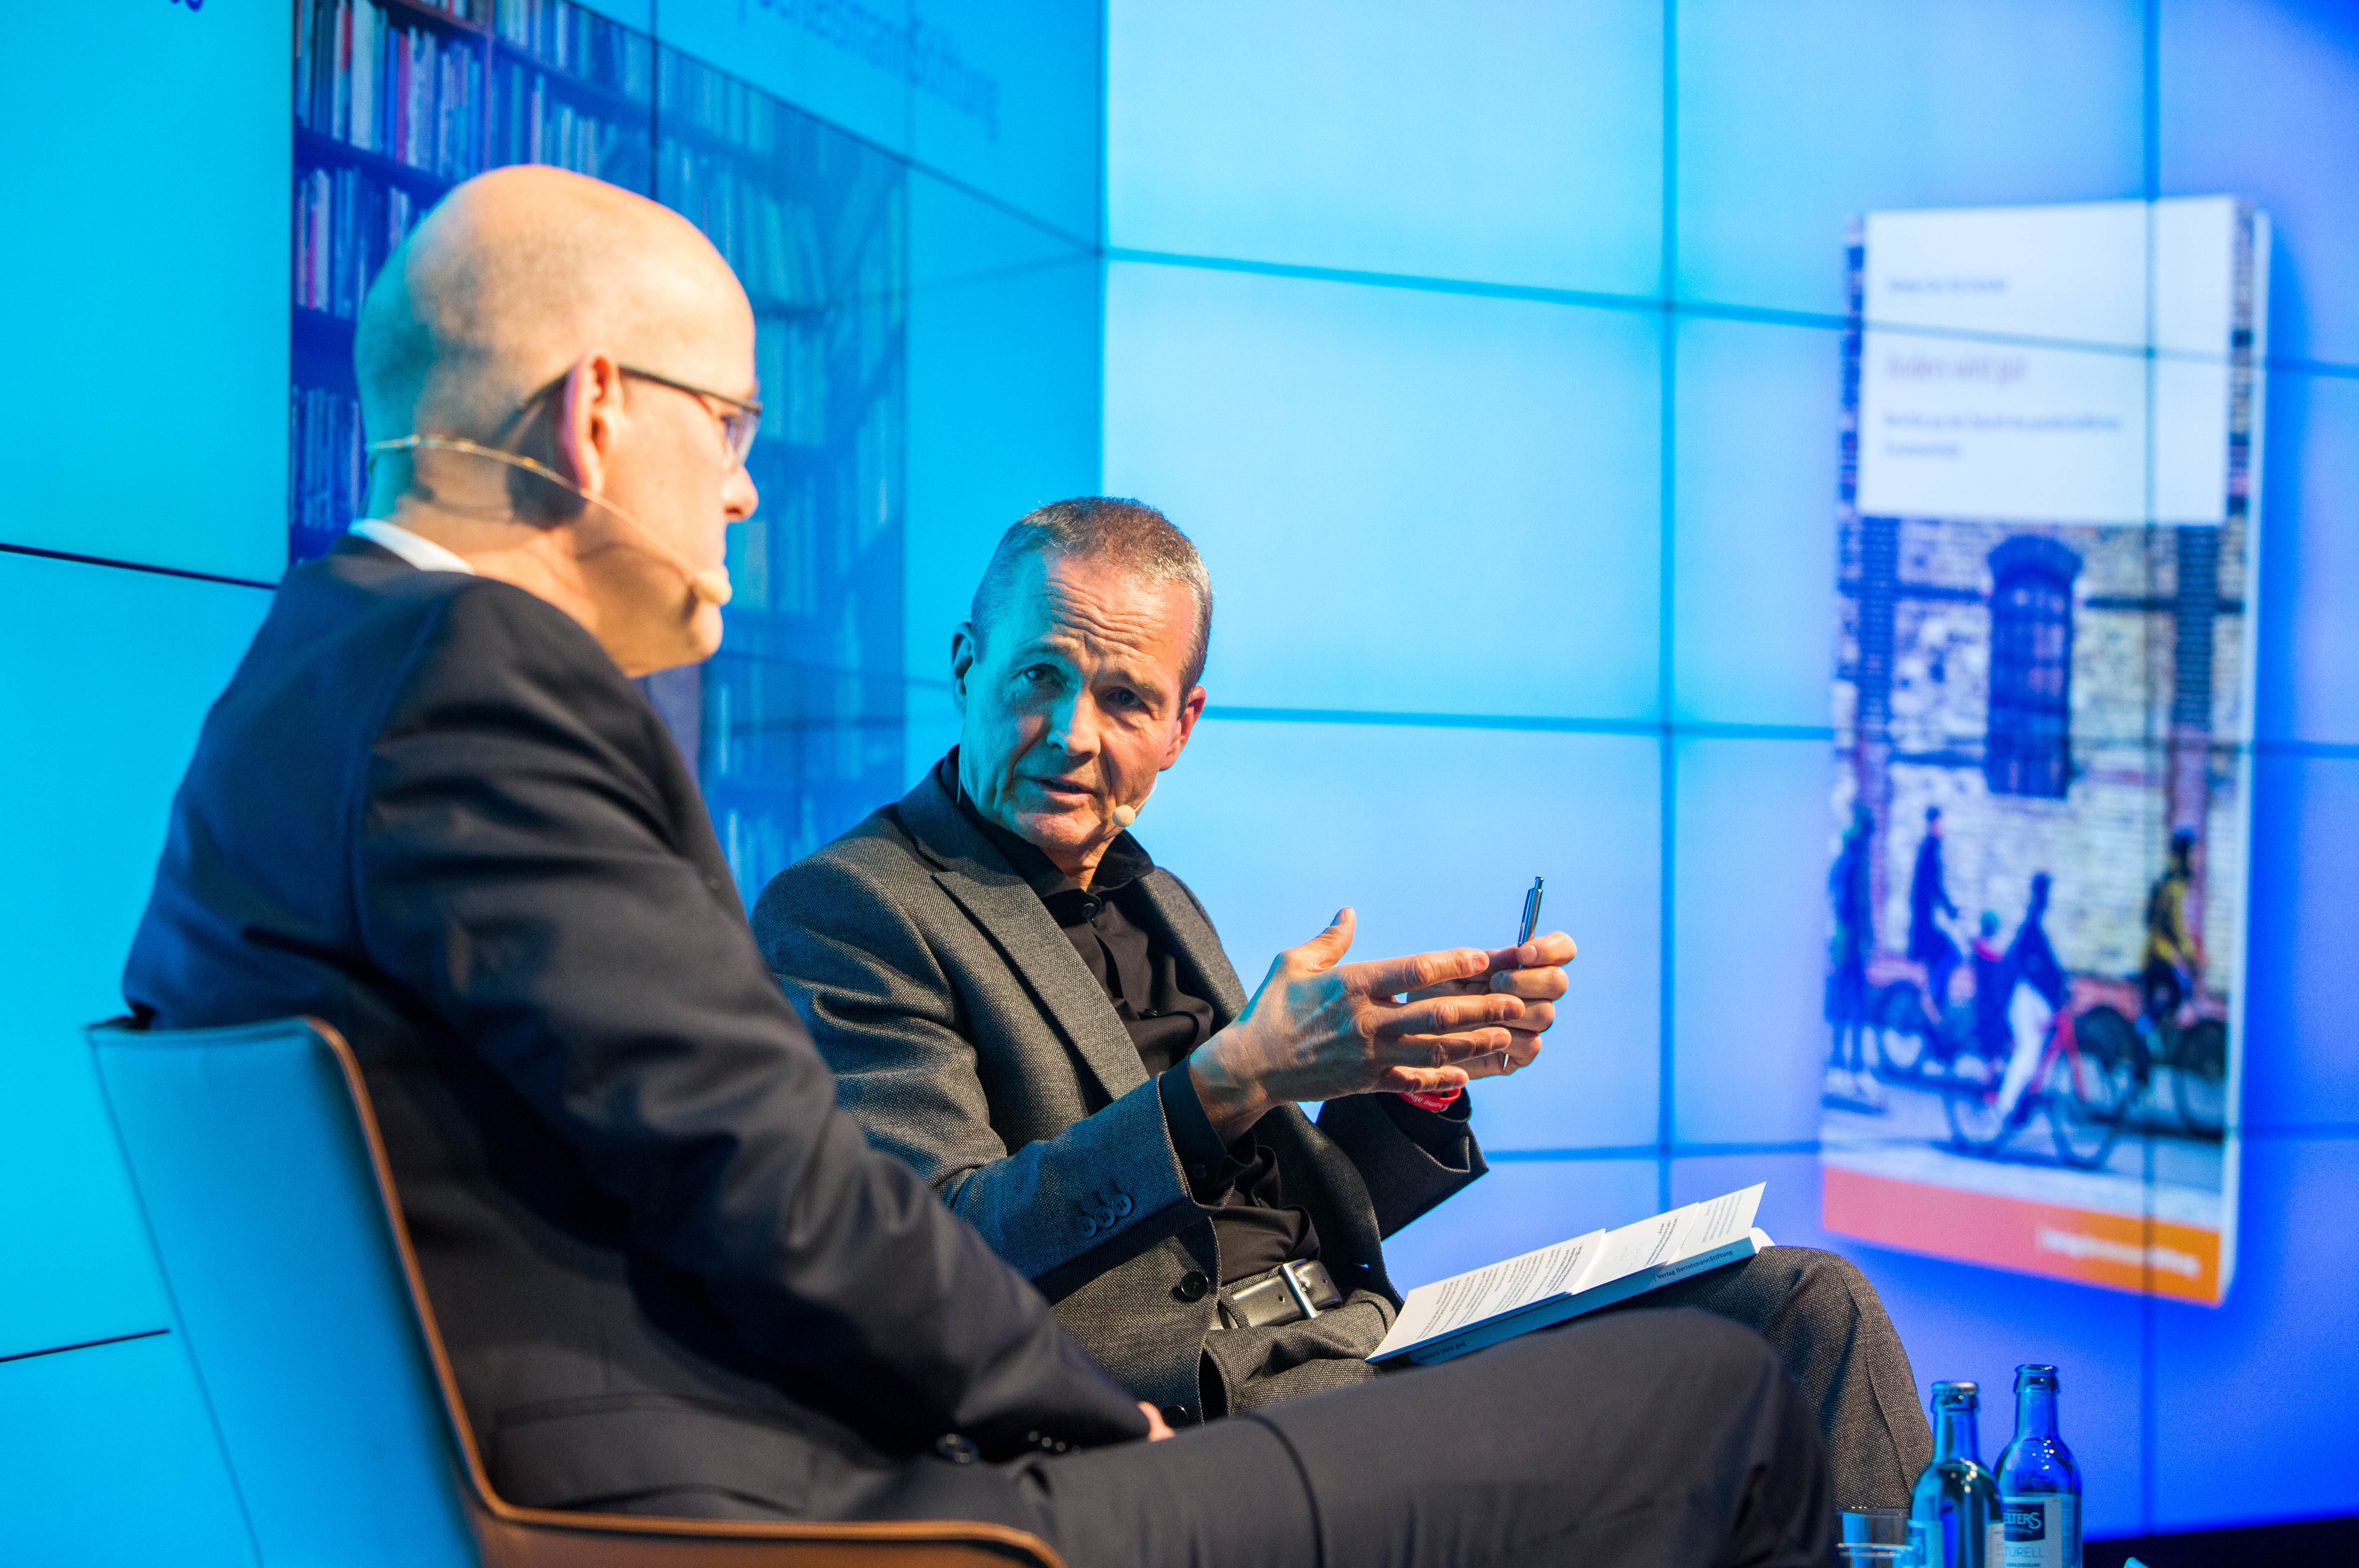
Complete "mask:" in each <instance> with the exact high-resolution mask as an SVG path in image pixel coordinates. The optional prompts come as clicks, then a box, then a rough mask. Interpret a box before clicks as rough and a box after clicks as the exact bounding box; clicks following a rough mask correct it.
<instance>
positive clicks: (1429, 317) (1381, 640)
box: [1105, 263, 1661, 720]
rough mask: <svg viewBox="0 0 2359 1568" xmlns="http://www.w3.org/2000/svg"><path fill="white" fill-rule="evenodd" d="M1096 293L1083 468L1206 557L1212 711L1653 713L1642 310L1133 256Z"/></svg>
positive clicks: (1648, 397) (1647, 372) (1654, 442)
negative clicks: (1099, 329) (1102, 377)
mask: <svg viewBox="0 0 2359 1568" xmlns="http://www.w3.org/2000/svg"><path fill="white" fill-rule="evenodd" d="M1106 289H1107V294H1106V423H1105V474H1106V481H1105V482H1106V485H1107V486H1108V487H1109V488H1110V489H1112V490H1113V491H1114V492H1115V493H1116V494H1119V495H1137V496H1139V497H1140V498H1142V499H1144V500H1147V501H1149V502H1151V503H1153V504H1155V505H1157V506H1162V507H1164V508H1165V509H1166V510H1167V511H1169V513H1170V515H1171V518H1172V520H1173V521H1174V522H1176V523H1178V524H1179V525H1180V528H1183V529H1185V530H1186V531H1187V532H1188V533H1189V534H1190V536H1191V537H1192V538H1194V539H1195V540H1196V542H1197V544H1198V545H1199V546H1200V547H1201V549H1202V550H1203V551H1204V556H1205V560H1206V561H1207V563H1208V564H1209V565H1210V566H1211V568H1212V586H1213V588H1214V590H1215V592H1216V593H1218V595H1219V604H1220V608H1219V611H1218V614H1217V615H1216V618H1215V629H1214V634H1213V637H1212V666H1211V673H1210V675H1209V676H1208V677H1207V681H1208V683H1209V684H1210V685H1211V689H1212V691H1213V694H1214V698H1215V700H1216V701H1218V702H1234V703H1245V704H1253V705H1257V706H1278V707H1317V708H1350V709H1360V710H1367V709H1382V710H1390V711H1395V712H1403V711H1406V712H1419V713H1422V712H1447V713H1525V714H1530V713H1545V714H1554V715H1578V716H1581V717H1584V718H1614V719H1646V720H1651V719H1653V718H1654V717H1655V713H1656V691H1657V688H1658V670H1657V659H1656V637H1657V625H1656V605H1657V603H1658V587H1659V583H1658V564H1657V563H1658V553H1657V543H1658V537H1659V532H1660V530H1659V529H1658V527H1657V518H1658V513H1659V501H1660V495H1659V489H1658V474H1657V467H1656V460H1657V455H1658V435H1659V425H1660V419H1659V417H1658V406H1657V405H1658V396H1657V381H1658V354H1659V341H1658V340H1659V334H1660V331H1661V325H1660V321H1659V319H1658V316H1657V315H1656V314H1655V313H1653V312H1651V311H1646V312H1641V311H1624V310H1588V309H1579V308H1573V307H1569V306H1564V305H1555V304H1538V303H1533V302H1530V301H1526V300H1517V299H1479V298H1471V297H1468V296H1465V295H1459V294H1444V293H1437V292H1431V291H1426V290H1411V289H1372V288H1365V287H1362V286H1359V285H1354V284H1345V283H1328V282H1314V281H1308V280H1304V279H1299V278H1266V277H1256V276H1249V275H1243V274H1237V273H1231V272H1217V271H1209V270H1204V269H1201V268H1195V267H1164V266H1152V265H1145V264H1137V263H1117V264H1115V265H1114V266H1113V267H1110V268H1109V272H1108V278H1107V284H1106Z"/></svg>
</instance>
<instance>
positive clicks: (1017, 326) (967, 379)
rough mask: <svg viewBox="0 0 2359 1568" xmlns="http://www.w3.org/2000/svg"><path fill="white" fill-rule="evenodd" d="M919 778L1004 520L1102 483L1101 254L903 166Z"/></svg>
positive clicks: (908, 766)
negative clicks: (953, 653)
mask: <svg viewBox="0 0 2359 1568" xmlns="http://www.w3.org/2000/svg"><path fill="white" fill-rule="evenodd" d="M909 197H910V202H909V278H910V293H909V327H908V354H909V456H908V463H909V482H908V496H909V514H908V534H907V539H906V544H905V549H904V557H903V566H902V592H903V595H904V599H903V611H902V620H901V626H902V639H903V641H902V655H901V668H902V669H903V670H904V671H906V672H907V673H906V679H907V690H908V695H907V698H906V699H905V702H906V706H905V710H904V711H905V713H906V715H907V721H906V722H907V724H908V742H907V744H906V745H905V746H903V747H902V766H903V769H904V772H905V774H906V775H907V776H908V777H909V778H910V779H915V778H916V776H917V775H918V774H919V773H920V772H922V771H923V770H924V769H926V768H929V767H931V766H932V765H933V762H934V760H935V759H936V758H937V757H940V756H941V754H942V753H943V752H944V751H945V750H947V749H949V747H950V746H951V745H952V743H954V742H955V741H956V740H957V738H958V715H957V712H956V710H955V709H953V708H952V707H951V701H950V690H949V673H950V642H951V630H952V629H953V628H955V627H956V626H958V624H959V623H960V622H961V621H963V620H964V619H966V612H967V605H968V604H969V602H970V601H971V600H972V598H973V594H974V585H975V583H976V582H977V581H978V580H979V579H980V578H981V577H982V575H983V568H984V562H985V561H988V560H989V559H990V557H991V548H992V546H993V545H994V544H995V543H997V542H998V539H999V536H1000V534H1001V533H1002V532H1003V531H1005V530H1006V528H1007V525H1008V524H1010V523H1012V522H1014V521H1015V520H1016V518H1018V517H1022V516H1023V515H1024V514H1025V513H1027V512H1028V511H1030V510H1031V509H1032V508H1033V507H1035V506H1040V505H1041V504H1043V503H1044V502H1049V501H1055V500H1060V499H1063V498H1064V497H1066V496H1069V495H1088V494H1091V493H1092V492H1093V491H1094V490H1096V488H1097V485H1098V439H1097V437H1098V412H1099V407H1100V403H1099V389H1098V363H1099V362H1098V339H1099V332H1100V326H1101V320H1102V318H1101V315H1100V310H1099V276H1100V272H1099V264H1098V259H1097V257H1096V256H1095V255H1094V254H1093V253H1090V252H1085V251H1080V250H1076V249H1075V248H1074V247H1073V246H1072V245H1069V244H1068V243H1066V242H1065V241H1064V240H1063V239H1061V238H1060V237H1059V236H1058V235H1057V234H1053V233H1051V232H1049V231H1048V230H1046V229H1044V228H1042V227H1041V226H1040V225H1038V223H1033V222H1031V221H1028V220H1027V219H1025V218H1021V217H1018V216H1015V215H1012V214H1010V213H1009V212H1006V211H1005V210H1004V209H1001V208H999V207H997V206H995V205H993V204H992V203H989V202H986V201H983V200H981V199H979V198H977V197H975V196H973V195H971V194H969V193H967V192H965V191H961V190H960V189H958V188H957V187H955V186H952V185H950V184H947V183H945V182H943V181H941V180H936V179H934V178H932V177H931V176H929V175H928V174H926V173H925V172H923V171H922V170H915V171H912V172H911V174H910V176H909Z"/></svg>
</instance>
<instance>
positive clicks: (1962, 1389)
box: [1933, 1383, 1983, 1410]
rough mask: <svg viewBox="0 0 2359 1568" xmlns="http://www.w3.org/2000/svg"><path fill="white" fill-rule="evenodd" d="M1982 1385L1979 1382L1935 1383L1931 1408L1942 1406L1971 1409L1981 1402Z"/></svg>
mask: <svg viewBox="0 0 2359 1568" xmlns="http://www.w3.org/2000/svg"><path fill="white" fill-rule="evenodd" d="M1982 1397H1983V1390H1982V1385H1980V1384H1979V1383H1936V1384H1934V1385H1933V1408H1934V1409H1935V1410H1941V1409H1944V1408H1947V1409H1951V1410H1959V1409H1966V1410H1971V1409H1973V1407H1974V1406H1976V1405H1978V1404H1980V1403H1981V1402H1982Z"/></svg>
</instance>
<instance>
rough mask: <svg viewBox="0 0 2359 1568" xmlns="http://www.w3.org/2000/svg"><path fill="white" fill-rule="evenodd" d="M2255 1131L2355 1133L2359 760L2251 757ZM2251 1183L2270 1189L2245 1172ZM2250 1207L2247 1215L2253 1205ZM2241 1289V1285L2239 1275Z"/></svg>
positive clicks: (2358, 1125) (2250, 1081)
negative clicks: (2333, 1129) (2354, 962)
mask: <svg viewBox="0 0 2359 1568" xmlns="http://www.w3.org/2000/svg"><path fill="white" fill-rule="evenodd" d="M2255 773H2256V781H2255V782H2256V788H2255V789H2254V793H2253V880H2252V900H2253V901H2252V929H2251V935H2250V939H2249V940H2250V942H2251V945H2252V957H2251V960H2250V968H2249V970H2248V972H2247V977H2248V985H2249V995H2250V999H2249V1000H2248V1001H2247V1002H2246V1003H2245V1093H2244V1105H2245V1125H2246V1126H2247V1127H2252V1128H2256V1129H2260V1130H2268V1129H2272V1128H2275V1129H2297V1130H2298V1129H2305V1128H2307V1129H2312V1130H2316V1129H2320V1128H2321V1127H2325V1126H2327V1125H2331V1124H2340V1127H2341V1132H2342V1136H2343V1137H2346V1138H2348V1137H2352V1136H2354V1134H2359V988H2354V985H2352V981H2351V961H2352V955H2353V954H2354V953H2359V898H2354V888H2359V757H2350V756H2341V757H2299V756H2294V757H2288V756H2285V755H2283V754H2275V753H2268V752H2264V753H2263V754H2262V755H2261V756H2260V757H2257V758H2256V761H2255ZM2245 1180H2246V1182H2247V1190H2248V1191H2249V1192H2266V1191H2267V1189H2266V1188H2262V1187H2259V1186H2257V1185H2254V1184H2253V1183H2255V1182H2256V1181H2257V1179H2256V1178H2254V1177H2251V1176H2247V1177H2246V1179H2245ZM2248 1212H2249V1211H2248ZM2236 1289H2237V1290H2239V1291H2241V1290H2244V1289H2245V1284H2244V1281H2243V1280H2242V1279H2239V1280H2238V1281H2237V1284H2236Z"/></svg>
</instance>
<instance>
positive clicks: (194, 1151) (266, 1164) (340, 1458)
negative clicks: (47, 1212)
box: [90, 1018, 1063, 1568]
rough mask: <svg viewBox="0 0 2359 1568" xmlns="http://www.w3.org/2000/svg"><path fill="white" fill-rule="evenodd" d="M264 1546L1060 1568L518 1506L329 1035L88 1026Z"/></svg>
mask: <svg viewBox="0 0 2359 1568" xmlns="http://www.w3.org/2000/svg"><path fill="white" fill-rule="evenodd" d="M90 1040H91V1046H92V1051H93V1052H94V1053H95V1055H96V1056H97V1059H98V1077H99V1083H100V1085H101V1086H102V1088H103V1090H104V1092H105V1095H106V1102H107V1108H108V1109H109V1111H110V1112H111V1113H112V1114H113V1116H114V1131H115V1137H116V1139H117V1141H118V1142H120V1143H121V1144H122V1146H123V1152H124V1156H125V1160H127V1162H128V1163H129V1165H130V1167H131V1179H132V1183H133V1186H134V1187H135V1189H136V1191H137V1192H138V1195H139V1203H140V1207H141V1209H142V1210H143V1211H144V1212H145V1214H146V1215H147V1233H148V1236H149V1239H150V1240H151V1241H152V1242H153V1244H154V1246H155V1248H156V1258H157V1261H158V1264H160V1265H161V1266H162V1269H163V1273H164V1283H165V1286H166V1289H167V1290H168V1291H169V1292H170V1295H171V1299H172V1310H173V1313H174V1316H175V1317H176V1318H177V1319H178V1326H179V1332H180V1334H181V1335H182V1339H183V1343H184V1344H185V1345H186V1347H187V1349H188V1353H189V1358H190V1362H191V1363H192V1364H193V1365H194V1367H195V1368H196V1374H197V1379H198V1382H199V1384H200V1386H201V1388H202V1389H203V1391H204V1395H205V1399H206V1402H207V1404H208V1405H209V1406H210V1407H211V1410H212V1417H213V1423H214V1426H215V1428H216V1429H217V1430H218V1432H220V1435H221V1443H222V1448H223V1453H224V1455H225V1456H226V1458H227V1459H228V1461H229V1468H230V1473H231V1476H232V1480H233V1482H234V1485H235V1486H236V1487H237V1490H238V1498H239V1503H240V1505H241V1507H242V1508H244V1510H245V1519H246V1526H247V1529H248V1530H249V1531H250V1532H251V1534H252V1537H253V1543H254V1548H255V1554H256V1555H257V1556H258V1557H259V1558H260V1559H261V1560H262V1562H263V1563H265V1564H266V1565H270V1568H276V1565H277V1564H279V1563H335V1564H338V1565H339V1568H342V1565H347V1564H349V1565H353V1568H366V1565H368V1564H373V1563H387V1564H392V1563H400V1564H403V1565H404V1568H1008V1565H1010V1564H1019V1565H1023V1568H1063V1564H1062V1563H1061V1562H1060V1559H1059V1558H1058V1556H1057V1553H1056V1552H1054V1551H1053V1550H1052V1549H1050V1548H1049V1545H1048V1544H1047V1543H1046V1542H1044V1541H1040V1540H1039V1539H1038V1537H1036V1536H1032V1535H1028V1534H1027V1533H1025V1532H1023V1531H1021V1530H1010V1529H1008V1528H1007V1527H1006V1526H1004V1525H997V1524H985V1523H981V1522H973V1521H964V1520H905V1519H893V1520H877V1521H871V1522H862V1523H833V1522H826V1521H818V1520H811V1521H804V1520H780V1521H778V1522H776V1523H770V1522H766V1521H764V1522H751V1521H737V1520H717V1519H716V1520H697V1519H640V1518H624V1517H619V1516H615V1515H612V1514H591V1513H575V1512H559V1511H554V1510H550V1509H546V1508H517V1507H516V1506H515V1505H513V1504H510V1503H508V1502H506V1501H504V1500H503V1499H502V1498H501V1497H499V1496H498V1495H496V1494H495V1492H494V1491H493V1490H492V1487H491V1483H490V1482H489V1481H488V1480H487V1479H486V1478H485V1476H484V1467H483V1464H482V1461H481V1458H480V1456H479V1455H478V1454H476V1452H475V1445H474V1440H473V1436H472V1435H471V1434H470V1432H469V1431H468V1428H467V1418H466V1412H465V1411H464V1410H462V1408H461V1406H460V1402H459V1393H458V1385H457V1383H456V1381H455V1380H454V1379H453V1378H452V1377H451V1367H450V1363H449V1360H448V1358H447V1357H446V1356H444V1355H443V1352H442V1346H441V1342H440V1338H439V1337H438V1335H437V1333H436V1330H435V1326H434V1311H433V1307H432V1305H431V1303H429V1301H427V1299H426V1290H425V1287H424V1284H423V1282H422V1281H421V1280H420V1279H419V1275H418V1268H417V1262H416V1259H415V1258H413V1257H412V1256H411V1255H410V1251H409V1243H408V1236H407V1234H406V1232H405V1231H404V1229H403V1226H402V1223H401V1217H400V1210H399V1206H398V1203H397V1199H396V1197H395V1193H394V1187H393V1172H392V1171H391V1169H390V1168H389V1167H388V1166H387V1165H386V1158H385V1147H384V1145H383V1143H382V1142H381V1141H380V1140H379V1139H378V1137H377V1131H376V1120H375V1116H373V1115H372V1113H371V1112H370V1109H369V1101H368V1090H367V1087H366V1085H365V1084H364V1083H362V1081H361V1073H360V1066H359V1064H358V1063H357V1062H354V1061H353V1053H352V1051H351V1050H350V1049H349V1048H348V1047H346V1045H345V1044H344V1042H343V1040H341V1039H340V1038H338V1037H337V1034H336V1031H335V1030H334V1029H330V1028H329V1027H328V1026H327V1025H325V1024H323V1023H320V1022H318V1021H317V1020H315V1019H310V1018H286V1019H281V1020H279V1021H277V1022H274V1023H266V1024H254V1025H249V1026H246V1027H245V1028H240V1029H189V1030H179V1031H170V1032H166V1031H160V1030H159V1031H156V1032H152V1033H142V1032H140V1031H137V1030H135V1029H124V1028H121V1027H118V1026H114V1025H105V1026H102V1027H100V1028H98V1029H92V1030H91V1031H90Z"/></svg>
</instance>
